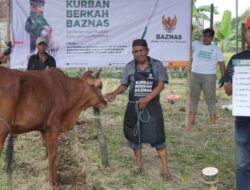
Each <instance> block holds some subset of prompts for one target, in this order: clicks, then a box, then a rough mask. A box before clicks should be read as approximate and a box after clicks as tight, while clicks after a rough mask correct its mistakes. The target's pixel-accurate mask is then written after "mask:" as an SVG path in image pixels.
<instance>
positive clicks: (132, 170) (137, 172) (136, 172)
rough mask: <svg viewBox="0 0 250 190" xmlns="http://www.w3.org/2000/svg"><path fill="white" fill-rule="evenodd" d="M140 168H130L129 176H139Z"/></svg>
mask: <svg viewBox="0 0 250 190" xmlns="http://www.w3.org/2000/svg"><path fill="white" fill-rule="evenodd" d="M142 170H143V169H142V167H141V168H140V167H134V168H131V169H130V170H129V172H130V173H131V174H134V175H139V174H140V173H141V172H142Z"/></svg>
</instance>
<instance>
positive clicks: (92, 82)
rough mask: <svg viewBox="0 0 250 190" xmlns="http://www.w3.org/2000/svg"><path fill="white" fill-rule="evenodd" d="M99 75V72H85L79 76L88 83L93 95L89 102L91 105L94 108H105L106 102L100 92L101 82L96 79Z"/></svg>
mask: <svg viewBox="0 0 250 190" xmlns="http://www.w3.org/2000/svg"><path fill="white" fill-rule="evenodd" d="M99 74H100V71H99V72H96V73H94V72H93V71H87V72H85V73H84V74H83V75H81V78H82V79H84V80H85V81H86V82H87V83H88V85H89V86H90V89H91V91H92V93H93V96H92V97H91V100H90V101H91V105H92V106H93V107H95V108H105V107H106V106H107V102H106V100H105V99H104V97H103V95H102V92H101V89H102V82H101V80H100V79H98V78H97V77H99Z"/></svg>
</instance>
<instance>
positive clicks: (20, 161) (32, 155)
mask: <svg viewBox="0 0 250 190" xmlns="http://www.w3.org/2000/svg"><path fill="white" fill-rule="evenodd" d="M103 83H104V85H103V86H104V89H103V93H104V94H105V93H107V92H110V91H111V90H113V89H114V88H115V87H116V86H117V85H118V84H119V79H117V78H109V79H107V78H105V79H103ZM170 92H174V93H175V94H178V95H180V99H179V100H178V101H176V102H175V103H174V104H170V103H168V102H166V100H165V96H166V95H167V94H170ZM217 101H218V103H217V116H218V125H219V128H216V129H214V128H211V127H210V126H209V123H208V115H207V108H206V104H205V101H204V98H203V97H201V101H200V104H199V108H198V114H197V124H196V125H195V126H194V127H188V128H185V127H184V117H185V113H184V112H183V111H180V109H181V108H182V107H183V106H184V105H185V102H186V81H185V79H184V78H181V79H179V78H178V79H177V78H171V83H170V84H169V85H168V86H167V88H166V89H165V90H164V91H163V92H162V95H161V102H162V107H163V111H164V112H163V114H164V120H165V131H166V137H167V138H166V141H167V149H168V153H169V166H170V171H171V174H172V177H173V180H172V181H170V182H164V181H162V179H161V178H160V176H159V174H160V172H161V164H160V160H159V158H158V156H157V154H156V152H155V150H154V149H152V148H151V147H150V146H148V145H143V162H144V167H145V168H144V171H143V173H142V175H139V176H134V175H130V174H129V172H128V169H129V168H131V167H133V165H134V160H133V155H132V152H131V150H130V149H129V148H128V146H127V142H126V140H125V138H124V136H123V129H122V124H123V115H124V112H125V108H126V102H127V94H123V95H119V96H118V97H117V99H116V100H115V101H114V102H112V103H110V104H109V105H108V107H107V108H106V109H105V110H103V111H102V112H101V121H102V125H103V130H104V133H105V135H106V140H107V144H108V151H109V158H110V166H109V167H107V168H105V167H103V166H102V165H101V160H100V155H99V144H98V139H97V134H96V131H95V127H94V126H93V111H92V109H88V110H87V111H85V112H83V113H82V114H81V117H80V121H82V122H81V124H80V125H76V126H75V128H74V129H73V130H71V131H69V132H68V133H67V134H66V135H67V137H68V139H69V140H68V141H66V142H61V143H60V144H59V149H58V159H59V167H58V171H59V174H60V175H61V176H62V178H63V177H64V178H65V181H64V182H63V183H62V184H61V185H60V186H59V187H57V188H54V189H66V190H67V189H82V190H90V189H103V190H163V189H168V190H205V189H206V188H207V189H208V187H206V186H205V185H204V184H202V183H201V182H200V179H201V170H202V169H203V168H204V167H207V166H215V167H217V168H218V169H219V183H218V189H220V190H234V189H235V188H234V186H235V174H234V171H235V161H234V160H235V156H234V155H235V153H234V127H233V126H234V119H233V117H232V116H231V112H228V111H225V110H223V109H221V106H222V105H223V104H229V103H230V101H231V99H230V97H227V96H226V95H225V94H224V91H223V89H217ZM14 157H15V161H14V164H13V187H14V188H13V189H18V190H33V189H41V190H50V189H52V187H50V186H49V185H48V183H47V158H46V153H45V148H44V147H43V146H42V142H41V139H40V137H39V135H38V134H37V133H35V132H32V133H28V134H23V135H19V136H18V137H17V138H16V140H15V155H14ZM4 158H5V155H4V152H3V153H2V156H1V160H0V167H1V169H2V168H3V167H4ZM67 180H69V182H67V183H66V181H67ZM0 184H1V186H0V190H5V189H6V190H7V189H8V186H7V180H6V176H5V173H4V171H3V170H1V172H0Z"/></svg>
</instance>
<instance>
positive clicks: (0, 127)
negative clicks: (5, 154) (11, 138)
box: [0, 122, 9, 155]
mask: <svg viewBox="0 0 250 190" xmlns="http://www.w3.org/2000/svg"><path fill="white" fill-rule="evenodd" d="M8 133H9V130H8V127H7V126H6V125H5V124H3V123H2V122H0V155H1V152H2V150H3V146H4V142H5V139H6V137H7V136H8Z"/></svg>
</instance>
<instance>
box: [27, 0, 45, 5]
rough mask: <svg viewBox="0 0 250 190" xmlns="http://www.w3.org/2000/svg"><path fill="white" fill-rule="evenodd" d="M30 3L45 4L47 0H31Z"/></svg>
mask: <svg viewBox="0 0 250 190" xmlns="http://www.w3.org/2000/svg"><path fill="white" fill-rule="evenodd" d="M30 4H34V5H40V6H44V4H45V0H30Z"/></svg>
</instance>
